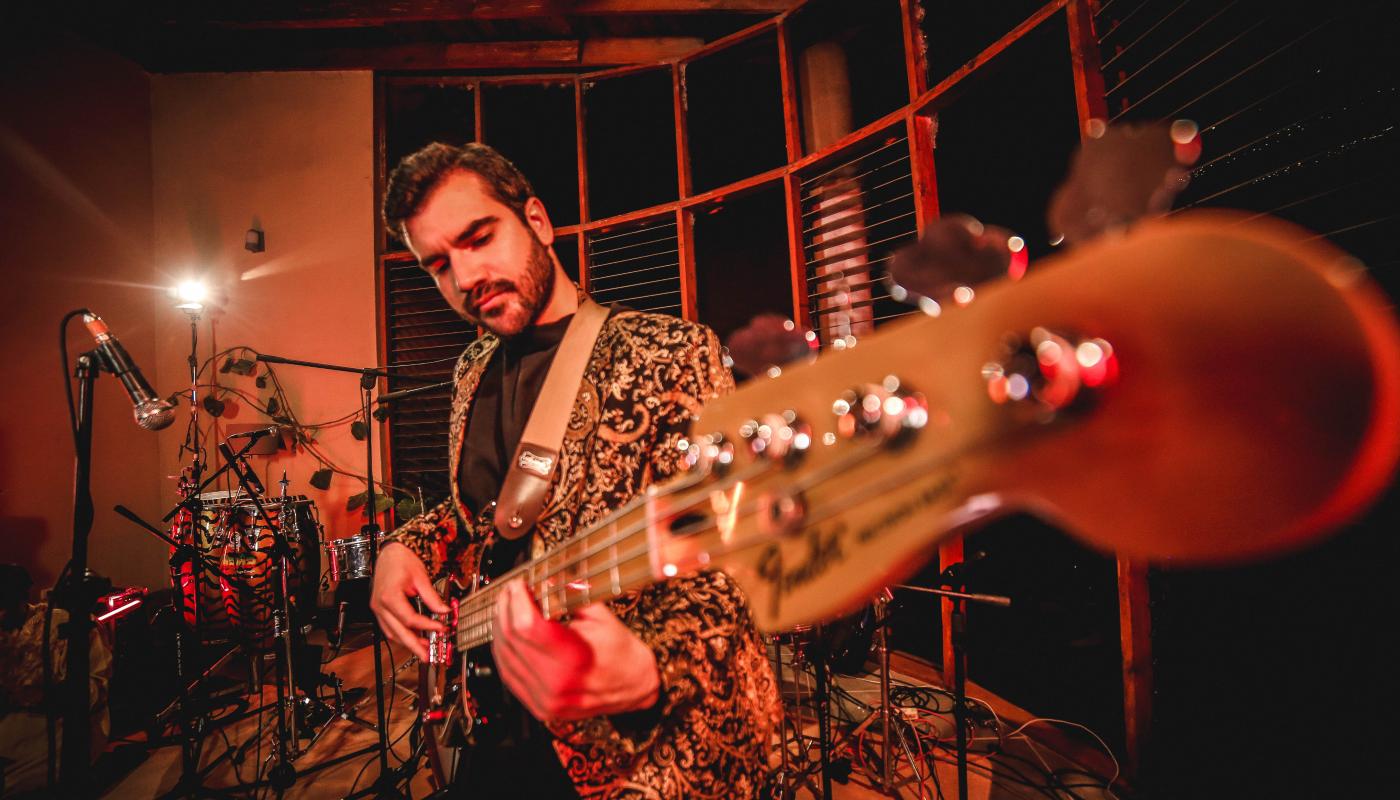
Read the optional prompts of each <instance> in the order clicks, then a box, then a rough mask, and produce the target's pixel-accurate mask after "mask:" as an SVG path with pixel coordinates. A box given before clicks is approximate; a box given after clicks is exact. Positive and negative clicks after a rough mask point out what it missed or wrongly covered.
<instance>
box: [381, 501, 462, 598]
mask: <svg viewBox="0 0 1400 800" xmlns="http://www.w3.org/2000/svg"><path fill="white" fill-rule="evenodd" d="M462 527H463V526H462V523H461V520H460V519H459V517H458V516H457V512H456V511H454V510H453V508H452V498H451V497H449V498H447V499H446V500H443V501H442V502H441V503H438V504H437V505H436V506H433V507H432V508H430V509H428V510H427V511H425V512H423V513H421V514H419V515H418V516H416V517H414V518H413V519H411V520H409V521H408V522H405V523H404V524H402V525H400V526H399V527H398V528H396V529H394V532H393V533H391V534H389V535H388V536H387V537H385V539H384V542H385V544H388V543H389V542H398V543H399V544H402V545H404V546H405V547H407V548H408V549H409V550H412V551H413V552H414V554H415V555H417V556H418V557H419V558H420V559H422V560H423V564H424V565H426V566H427V568H428V575H430V576H432V577H433V578H438V577H441V576H443V575H446V574H447V573H448V572H449V571H451V570H454V569H457V568H458V567H459V565H460V563H461V551H462V548H463V547H465V546H466V544H467V540H468V538H469V537H468V536H467V535H466V531H464V530H462Z"/></svg>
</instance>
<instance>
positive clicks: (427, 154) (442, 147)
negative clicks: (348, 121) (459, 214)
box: [384, 142, 535, 237]
mask: <svg viewBox="0 0 1400 800" xmlns="http://www.w3.org/2000/svg"><path fill="white" fill-rule="evenodd" d="M458 170H465V171H467V172H472V173H475V174H476V175H477V176H479V177H480V178H481V181H482V183H484V184H486V189H487V191H489V192H491V194H492V196H494V197H495V198H496V199H497V200H499V201H500V202H501V203H502V204H503V205H505V206H506V207H507V208H509V209H510V210H511V211H514V212H515V216H517V217H519V218H520V221H521V222H522V223H524V222H525V202H526V201H527V200H529V199H530V198H531V197H534V196H535V190H534V189H532V188H531V187H530V181H529V180H527V179H526V178H525V175H524V174H523V173H522V172H521V171H520V169H519V168H518V167H516V166H515V165H514V164H512V163H511V162H510V159H507V158H506V157H505V156H503V155H501V154H500V153H499V152H497V151H496V149H495V148H493V147H490V146H488V145H484V144H478V143H476V142H470V143H468V144H465V145H462V146H461V147H454V146H453V145H450V144H443V143H442V142H433V143H432V144H430V145H428V146H427V147H424V148H423V149H422V150H419V151H418V152H416V153H412V154H410V155H407V156H404V159H403V160H402V161H400V162H399V165H398V166H397V167H394V171H393V172H391V173H390V174H389V185H388V187H387V188H386V189H385V191H384V225H385V227H387V228H388V229H389V232H390V233H392V234H393V235H395V236H398V237H403V236H404V224H405V223H406V222H408V220H409V219H411V218H412V217H413V215H414V214H417V213H418V211H419V209H421V208H422V207H423V201H424V200H426V199H427V197H428V195H429V194H431V193H432V191H433V189H435V188H437V185H438V184H440V183H442V181H443V179H444V178H446V177H447V176H448V175H451V174H452V173H454V172H456V171H458Z"/></svg>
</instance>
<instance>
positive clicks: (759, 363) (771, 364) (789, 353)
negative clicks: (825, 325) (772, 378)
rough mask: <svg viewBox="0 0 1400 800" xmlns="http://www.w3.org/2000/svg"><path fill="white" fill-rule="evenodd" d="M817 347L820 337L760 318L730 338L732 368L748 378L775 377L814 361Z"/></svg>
mask: <svg viewBox="0 0 1400 800" xmlns="http://www.w3.org/2000/svg"><path fill="white" fill-rule="evenodd" d="M816 347H817V337H816V334H814V333H811V332H810V331H808V332H805V333H804V332H801V331H798V330H797V325H796V323H794V322H793V321H792V320H790V319H785V318H783V317H781V316H779V315H777V314H759V315H758V316H756V317H754V318H753V319H751V320H749V324H747V325H745V326H744V327H742V328H740V329H739V330H737V331H735V332H734V333H733V335H731V336H730V337H729V343H728V350H729V358H730V360H731V361H732V362H733V364H732V366H733V367H734V369H735V370H736V371H738V372H741V373H743V374H744V375H749V376H752V375H763V374H770V375H773V374H775V373H776V372H781V371H782V367H784V366H786V365H788V364H790V363H792V362H794V361H798V360H801V359H805V358H808V357H810V356H811V355H812V354H813V353H814V352H815V351H816Z"/></svg>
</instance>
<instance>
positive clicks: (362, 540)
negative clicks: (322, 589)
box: [325, 533, 384, 582]
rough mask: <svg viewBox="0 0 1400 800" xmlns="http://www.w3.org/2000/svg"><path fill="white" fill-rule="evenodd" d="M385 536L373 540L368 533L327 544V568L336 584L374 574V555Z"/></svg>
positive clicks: (381, 535)
mask: <svg viewBox="0 0 1400 800" xmlns="http://www.w3.org/2000/svg"><path fill="white" fill-rule="evenodd" d="M383 541H384V534H382V533H381V534H379V535H378V536H376V537H375V538H374V539H373V540H372V539H371V538H370V535H369V534H367V533H361V534H357V535H355V536H346V537H344V538H341V539H333V540H331V541H328V542H326V545H325V547H326V566H327V569H328V570H329V571H330V576H331V580H332V581H334V582H340V581H350V580H357V579H360V578H368V577H370V576H372V575H373V574H374V555H375V552H376V550H377V549H378V547H379V545H381V544H382V543H383Z"/></svg>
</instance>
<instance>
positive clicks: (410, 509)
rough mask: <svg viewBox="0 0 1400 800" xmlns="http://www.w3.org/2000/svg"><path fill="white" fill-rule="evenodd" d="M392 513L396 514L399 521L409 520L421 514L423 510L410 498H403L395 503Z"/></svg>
mask: <svg viewBox="0 0 1400 800" xmlns="http://www.w3.org/2000/svg"><path fill="white" fill-rule="evenodd" d="M394 511H395V512H396V513H398V515H399V519H411V518H413V517H416V516H418V515H419V514H421V513H423V509H421V508H419V507H418V501H417V500H415V499H413V498H412V497H405V498H403V499H401V500H399V502H397V503H395V504H394Z"/></svg>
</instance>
